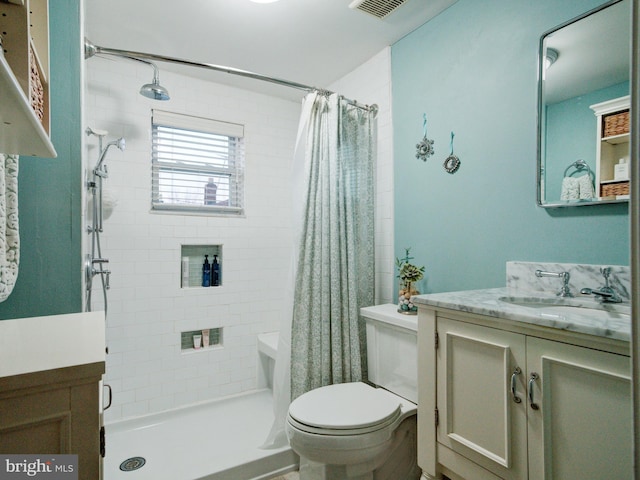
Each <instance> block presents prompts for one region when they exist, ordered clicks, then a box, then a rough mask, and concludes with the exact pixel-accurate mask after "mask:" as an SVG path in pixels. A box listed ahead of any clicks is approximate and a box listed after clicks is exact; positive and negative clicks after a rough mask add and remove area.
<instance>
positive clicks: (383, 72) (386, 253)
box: [329, 48, 402, 304]
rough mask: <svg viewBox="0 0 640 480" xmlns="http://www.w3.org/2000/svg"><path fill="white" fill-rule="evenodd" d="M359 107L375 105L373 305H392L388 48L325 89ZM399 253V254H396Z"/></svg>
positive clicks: (393, 267) (390, 127)
mask: <svg viewBox="0 0 640 480" xmlns="http://www.w3.org/2000/svg"><path fill="white" fill-rule="evenodd" d="M329 89H330V90H332V91H334V92H338V93H340V94H342V95H344V96H345V97H347V98H351V99H352V100H357V101H358V102H359V103H363V104H368V105H370V104H373V103H375V104H377V105H378V108H379V111H378V117H377V119H378V143H377V148H378V158H377V168H376V220H375V221H376V297H375V298H376V304H381V303H394V302H395V299H393V298H392V297H393V289H394V281H395V257H396V255H394V244H393V124H392V117H391V48H385V49H384V50H382V51H381V52H380V53H378V54H377V55H374V56H373V57H372V58H371V59H369V60H368V61H367V62H365V63H364V64H362V65H361V66H360V67H358V68H356V69H355V70H353V71H352V72H351V73H349V74H348V75H345V76H344V77H343V78H342V79H340V80H339V81H337V82H335V83H334V84H333V85H331V86H330V87H329ZM400 253H402V252H400Z"/></svg>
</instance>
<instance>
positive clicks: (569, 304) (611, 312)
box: [499, 296, 631, 319]
mask: <svg viewBox="0 0 640 480" xmlns="http://www.w3.org/2000/svg"><path fill="white" fill-rule="evenodd" d="M499 300H500V301H501V302H506V303H510V304H512V305H517V306H520V307H524V308H527V309H531V310H537V311H538V312H539V314H541V315H558V316H567V315H580V316H582V317H589V318H593V319H605V318H628V317H629V316H630V315H631V306H630V305H629V304H624V303H623V304H620V303H600V302H597V301H594V300H593V299H591V298H580V297H577V298H575V297H573V298H572V297H533V296H531V297H527V296H505V297H500V298H499Z"/></svg>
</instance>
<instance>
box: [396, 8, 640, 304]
mask: <svg viewBox="0 0 640 480" xmlns="http://www.w3.org/2000/svg"><path fill="white" fill-rule="evenodd" d="M599 3H602V2H600V1H599V0H576V1H572V2H558V1H557V0H539V1H536V2H531V1H527V0H484V1H482V2H479V1H477V0H459V1H458V2H457V3H456V4H454V5H453V6H451V7H450V8H449V9H447V10H446V11H445V12H443V13H442V14H441V15H439V16H437V17H436V18H434V19H433V20H431V21H430V22H428V23H427V24H425V25H424V26H422V27H421V28H419V29H418V30H416V31H414V32H413V33H411V34H410V35H408V36H406V37H405V38H403V39H402V40H400V41H399V42H397V43H396V44H395V45H393V47H392V81H393V127H394V158H395V172H394V175H395V178H394V183H395V198H394V201H395V239H394V242H395V250H396V255H397V256H399V255H401V254H402V253H403V252H404V247H411V248H412V250H411V253H412V255H413V256H414V257H415V260H414V263H416V264H417V265H425V266H426V276H425V280H423V281H422V282H421V283H420V284H419V285H418V286H419V288H420V290H421V291H422V292H423V293H428V292H441V291H452V290H466V289H474V288H490V287H499V286H504V284H505V263H506V262H507V261H509V260H520V261H546V262H570V263H573V262H576V263H601V264H624V265H628V264H629V225H628V213H627V210H628V206H627V204H621V205H599V206H595V207H579V208H575V207H574V208H562V209H543V208H540V207H538V206H537V205H536V125H537V52H538V45H539V39H540V35H541V34H542V33H543V32H545V31H547V30H549V29H551V28H553V27H554V26H556V25H558V24H560V23H562V22H564V21H567V20H569V19H571V18H573V17H575V16H577V15H580V14H581V13H583V12H585V11H587V10H589V9H591V8H594V7H596V6H598V4H599ZM423 113H426V114H427V117H428V136H429V138H431V139H434V140H435V145H434V147H435V152H436V153H435V155H434V156H433V157H430V158H429V159H428V160H427V162H426V163H425V162H423V161H421V160H418V159H416V158H415V151H416V143H417V142H418V141H419V140H421V139H422V135H423V131H422V115H423ZM452 130H453V131H454V132H455V141H454V153H455V154H456V155H457V156H458V157H459V158H460V160H461V162H462V165H461V167H460V170H459V171H458V172H457V173H455V174H453V175H451V174H449V173H447V172H445V170H444V169H443V168H442V163H443V161H444V160H445V158H446V157H447V156H448V154H449V138H450V133H451V131H452Z"/></svg>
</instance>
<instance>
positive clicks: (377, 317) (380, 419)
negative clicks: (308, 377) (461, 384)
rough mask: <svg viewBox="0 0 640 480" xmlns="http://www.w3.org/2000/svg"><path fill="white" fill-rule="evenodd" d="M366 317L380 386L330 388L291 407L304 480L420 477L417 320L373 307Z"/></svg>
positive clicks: (290, 424)
mask: <svg viewBox="0 0 640 480" xmlns="http://www.w3.org/2000/svg"><path fill="white" fill-rule="evenodd" d="M361 314H362V316H363V317H364V319H365V321H366V323H367V347H368V349H369V350H368V362H369V379H370V380H371V381H372V382H373V383H374V384H375V385H373V386H372V385H369V384H366V383H363V382H352V383H341V384H335V385H328V386H325V387H320V388H317V389H315V390H311V391H310V392H307V393H305V394H303V395H301V396H300V397H298V398H296V399H295V400H294V401H293V402H291V405H290V406H289V412H288V415H287V421H286V425H285V431H286V434H287V437H288V438H289V443H290V445H291V448H292V449H293V450H294V451H295V452H296V453H297V454H298V455H299V456H300V479H301V480H334V479H335V480H338V479H344V480H346V479H352V480H366V479H375V480H413V479H418V478H420V474H421V473H420V469H419V468H418V466H417V462H416V455H417V443H416V442H417V440H416V437H417V433H416V411H417V405H416V400H417V357H416V354H417V347H416V342H417V334H416V333H417V322H416V320H417V319H416V318H415V317H412V318H406V316H404V315H401V314H399V313H397V312H396V306H395V305H379V306H376V307H367V308H365V309H362V310H361ZM383 387H384V388H383ZM389 387H391V388H389ZM391 389H394V390H396V392H395V393H394V392H392V391H390V390H391ZM399 393H401V395H400V394H399Z"/></svg>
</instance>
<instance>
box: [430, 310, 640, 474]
mask: <svg viewBox="0 0 640 480" xmlns="http://www.w3.org/2000/svg"><path fill="white" fill-rule="evenodd" d="M549 330H552V329H539V328H538V329H536V328H528V327H523V326H522V325H521V324H519V323H518V322H509V321H504V320H502V319H500V320H498V319H492V317H487V316H481V315H472V314H466V313H461V312H455V311H449V310H422V309H421V311H420V323H419V329H418V336H419V340H418V344H419V379H420V380H419V383H421V387H420V398H419V402H418V423H419V441H418V443H419V446H418V450H419V455H418V461H419V464H420V465H421V467H422V468H423V471H424V472H425V473H424V477H423V478H441V475H442V474H444V475H446V476H447V477H449V478H451V479H453V480H455V479H458V478H463V479H469V480H471V479H473V480H476V479H478V480H481V479H499V478H500V479H532V480H539V479H540V480H541V479H581V478H592V479H605V478H631V474H632V455H631V433H632V432H631V383H630V381H631V380H630V377H631V374H630V363H629V357H628V356H627V355H624V353H625V347H624V346H623V345H617V344H616V343H615V342H611V341H604V340H603V341H601V342H600V341H596V342H594V346H595V347H596V348H589V345H588V344H589V341H588V338H586V337H588V336H586V335H582V336H577V337H576V338H577V340H576V341H575V342H573V343H576V344H571V343H572V340H571V339H572V335H571V334H568V333H566V332H560V333H556V332H553V331H550V332H547V331H549ZM547 334H548V335H547ZM545 336H547V337H548V338H545ZM619 343H620V344H622V343H623V342H619ZM621 353H623V354H621ZM434 370H435V371H434ZM429 382H433V383H432V384H431V385H429V384H428V383H429ZM434 392H435V393H434ZM434 412H435V415H434ZM434 417H435V419H436V420H435V421H434V420H433V419H434Z"/></svg>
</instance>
